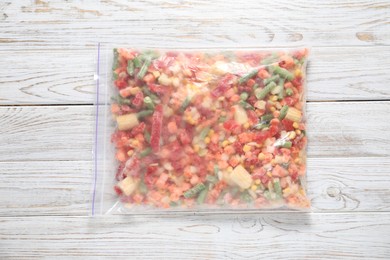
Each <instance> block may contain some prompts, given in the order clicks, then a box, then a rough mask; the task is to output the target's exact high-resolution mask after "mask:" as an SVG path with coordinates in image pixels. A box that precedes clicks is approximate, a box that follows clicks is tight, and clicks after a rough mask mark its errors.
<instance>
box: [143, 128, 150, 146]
mask: <svg viewBox="0 0 390 260" xmlns="http://www.w3.org/2000/svg"><path fill="white" fill-rule="evenodd" d="M144 138H145V140H146V142H148V143H150V133H149V132H148V131H145V132H144Z"/></svg>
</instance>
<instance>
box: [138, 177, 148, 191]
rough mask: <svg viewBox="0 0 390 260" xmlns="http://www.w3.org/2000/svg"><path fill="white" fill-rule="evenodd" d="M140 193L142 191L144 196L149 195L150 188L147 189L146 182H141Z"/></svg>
mask: <svg viewBox="0 0 390 260" xmlns="http://www.w3.org/2000/svg"><path fill="white" fill-rule="evenodd" d="M139 191H140V192H141V193H142V194H146V193H148V187H146V185H145V182H144V181H143V180H141V182H140V184H139Z"/></svg>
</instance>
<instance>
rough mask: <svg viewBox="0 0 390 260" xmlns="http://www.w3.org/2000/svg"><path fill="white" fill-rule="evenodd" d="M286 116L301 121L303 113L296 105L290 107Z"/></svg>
mask: <svg viewBox="0 0 390 260" xmlns="http://www.w3.org/2000/svg"><path fill="white" fill-rule="evenodd" d="M285 118H287V119H288V120H291V121H294V122H300V121H301V119H302V113H301V111H299V110H298V109H296V108H294V107H289V108H288V110H287V114H286V117H285Z"/></svg>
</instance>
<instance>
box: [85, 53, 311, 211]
mask: <svg viewBox="0 0 390 260" xmlns="http://www.w3.org/2000/svg"><path fill="white" fill-rule="evenodd" d="M100 51H101V50H100V48H99V65H98V74H99V79H98V82H97V102H96V103H97V104H96V117H97V118H96V136H95V144H96V145H95V172H94V187H93V201H92V214H105V213H113V212H114V213H139V212H145V211H150V210H156V209H157V210H160V209H166V210H168V209H169V210H196V211H199V210H210V209H220V208H223V209H270V208H293V209H306V208H309V207H310V202H309V200H308V198H307V196H306V191H305V190H306V189H305V174H306V143H307V137H306V132H305V131H306V128H305V127H306V126H305V81H306V61H307V53H308V51H307V49H306V48H302V49H293V50H281V51H280V50H277V51H266V50H251V51H242V50H230V51H222V52H215V51H212V52H204V51H161V50H137V49H132V48H116V49H114V50H112V49H110V50H109V52H105V53H104V54H105V55H101V53H100ZM112 58H113V62H111V63H112V64H110V62H107V61H108V60H112ZM111 65H112V66H111ZM111 67H112V69H111ZM140 210H141V211H140Z"/></svg>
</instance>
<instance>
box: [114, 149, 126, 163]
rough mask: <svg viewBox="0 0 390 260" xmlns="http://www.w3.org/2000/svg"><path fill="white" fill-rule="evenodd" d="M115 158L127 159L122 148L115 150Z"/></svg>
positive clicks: (121, 160) (122, 160) (123, 160)
mask: <svg viewBox="0 0 390 260" xmlns="http://www.w3.org/2000/svg"><path fill="white" fill-rule="evenodd" d="M116 159H117V160H118V161H120V162H125V161H126V159H127V155H126V152H125V150H123V149H120V150H118V151H117V152H116Z"/></svg>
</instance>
